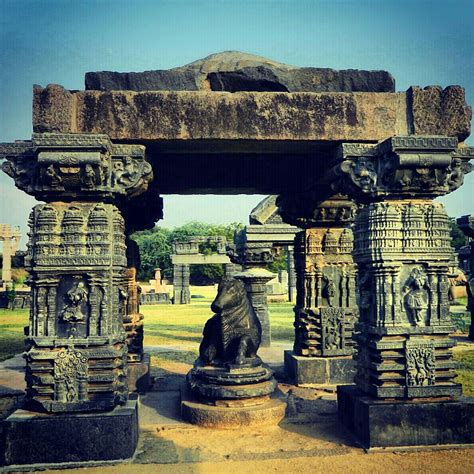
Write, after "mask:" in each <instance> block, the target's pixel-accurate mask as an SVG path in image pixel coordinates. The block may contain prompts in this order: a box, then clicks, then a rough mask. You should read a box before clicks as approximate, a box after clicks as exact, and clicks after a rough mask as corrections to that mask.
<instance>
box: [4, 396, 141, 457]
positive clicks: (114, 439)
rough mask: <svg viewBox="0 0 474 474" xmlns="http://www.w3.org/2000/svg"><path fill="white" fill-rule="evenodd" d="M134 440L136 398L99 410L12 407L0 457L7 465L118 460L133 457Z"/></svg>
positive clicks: (136, 419) (136, 417)
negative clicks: (38, 410) (52, 411)
mask: <svg viewBox="0 0 474 474" xmlns="http://www.w3.org/2000/svg"><path fill="white" fill-rule="evenodd" d="M137 441H138V410H137V401H136V400H129V401H128V402H127V403H126V404H125V405H123V406H117V407H116V408H114V409H113V410H112V411H109V412H100V413H73V414H60V415H59V414H54V415H52V414H46V413H36V412H31V411H26V410H16V411H15V412H14V413H13V414H11V415H10V416H9V417H8V418H7V419H6V420H5V421H4V422H3V430H2V438H1V445H0V452H1V453H2V458H0V459H1V461H2V464H3V465H8V466H13V465H29V464H54V463H86V462H90V461H110V460H120V459H127V458H131V457H132V456H133V454H134V452H135V448H136V446H137Z"/></svg>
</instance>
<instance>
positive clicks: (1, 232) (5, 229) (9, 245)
mask: <svg viewBox="0 0 474 474" xmlns="http://www.w3.org/2000/svg"><path fill="white" fill-rule="evenodd" d="M20 239H21V233H20V229H19V228H18V227H17V228H15V229H12V228H11V226H10V225H9V224H0V242H2V247H3V249H2V258H3V264H2V278H1V283H2V285H1V288H0V289H2V290H6V289H7V288H9V287H11V284H12V256H13V255H14V254H15V252H16V251H17V249H18V245H19V244H20Z"/></svg>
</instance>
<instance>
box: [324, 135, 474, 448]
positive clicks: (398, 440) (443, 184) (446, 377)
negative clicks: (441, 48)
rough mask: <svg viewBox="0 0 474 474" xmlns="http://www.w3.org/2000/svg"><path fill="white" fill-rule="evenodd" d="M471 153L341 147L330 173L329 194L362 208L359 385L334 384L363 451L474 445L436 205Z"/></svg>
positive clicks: (458, 180)
mask: <svg viewBox="0 0 474 474" xmlns="http://www.w3.org/2000/svg"><path fill="white" fill-rule="evenodd" d="M473 152H474V150H473V149H469V148H466V147H463V148H457V139H456V138H450V137H438V136H437V137H418V136H407V137H393V138H390V139H388V140H385V141H384V142H381V143H379V144H377V145H366V144H344V145H342V146H341V147H340V149H339V150H338V153H337V155H336V156H335V157H334V161H333V168H332V169H331V170H330V171H329V172H328V173H327V175H326V178H327V179H328V181H329V182H330V184H331V186H332V187H333V189H334V188H336V189H343V190H344V191H345V192H346V193H347V194H348V195H349V196H351V197H353V198H354V199H356V200H357V201H358V202H360V203H363V204H365V206H364V207H362V208H360V209H359V210H358V212H357V216H356V222H355V227H354V252H353V256H354V261H355V262H356V264H357V267H358V291H359V299H358V304H359V310H360V319H359V323H358V324H357V325H356V342H357V375H356V377H355V382H356V386H346V387H339V388H338V410H339V417H340V419H341V420H342V421H343V423H345V424H346V426H347V427H349V428H350V429H351V430H353V431H355V434H356V436H357V437H358V438H359V439H360V440H361V441H362V442H363V444H365V445H366V446H367V447H372V446H393V445H394V444H396V445H398V446H404V445H419V444H441V443H445V442H449V443H459V442H466V441H465V440H466V439H471V440H472V438H469V436H468V438H466V437H465V436H464V433H468V432H470V423H471V420H472V416H474V413H473V411H474V410H473V408H474V406H473V404H472V403H469V402H463V401H462V400H456V398H457V397H458V396H459V395H460V394H461V385H460V384H459V383H457V382H456V380H455V377H456V372H455V370H454V369H455V363H454V361H453V355H452V347H453V346H454V345H455V342H454V341H453V340H452V339H451V338H450V336H449V334H450V333H451V332H452V331H453V325H452V322H451V318H450V315H449V301H448V267H449V264H450V262H451V260H452V252H453V251H452V248H451V245H450V242H451V239H450V227H449V218H448V216H447V214H446V212H445V210H444V208H443V206H442V204H440V203H438V202H433V200H432V199H433V198H434V197H436V196H441V195H444V194H447V193H449V192H451V191H454V190H455V189H457V188H458V187H459V186H460V185H461V184H462V182H463V176H464V173H465V172H468V171H469V170H470V165H469V163H468V161H469V158H470V157H471V156H473V155H474V153H473ZM394 399H397V402H396V403H394V402H393V400H394ZM412 399H417V403H416V404H413V403H412ZM446 400H451V401H450V402H449V401H448V402H446ZM437 401H438V402H437ZM388 413H391V415H388V416H389V418H390V420H389V418H387V414H388ZM433 419H436V420H444V421H443V423H442V424H433V423H432V420H433ZM394 426H398V427H400V428H399V429H395V431H394V428H393V427H394ZM367 433H370V437H369V436H368V435H367ZM446 433H449V436H446ZM462 440H464V441H462ZM420 441H421V442H420ZM468 442H472V441H468Z"/></svg>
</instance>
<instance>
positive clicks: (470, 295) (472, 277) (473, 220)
mask: <svg viewBox="0 0 474 474" xmlns="http://www.w3.org/2000/svg"><path fill="white" fill-rule="evenodd" d="M457 222H458V225H459V227H460V228H461V230H462V231H463V232H464V234H466V236H467V237H468V238H469V247H470V251H471V252H470V255H469V275H468V276H467V277H468V281H467V285H466V290H467V309H468V310H469V311H470V312H471V324H470V326H469V339H470V340H471V341H474V215H473V214H471V215H470V216H462V217H460V218H459V219H457Z"/></svg>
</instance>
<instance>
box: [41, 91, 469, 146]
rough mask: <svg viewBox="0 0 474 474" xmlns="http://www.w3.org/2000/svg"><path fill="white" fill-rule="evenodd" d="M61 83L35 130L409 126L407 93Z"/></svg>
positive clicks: (331, 130) (257, 133)
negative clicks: (109, 87) (81, 87)
mask: <svg viewBox="0 0 474 474" xmlns="http://www.w3.org/2000/svg"><path fill="white" fill-rule="evenodd" d="M58 87H59V86H48V88H46V89H39V88H36V89H35V91H34V93H35V95H38V96H41V97H43V100H42V102H41V107H37V108H35V109H34V110H33V126H34V130H37V129H38V130H40V131H46V130H47V129H48V123H49V124H50V128H51V130H54V131H57V130H61V131H65V132H66V131H68V132H72V133H79V132H80V131H82V132H86V133H107V134H108V135H109V136H110V137H111V138H112V139H134V140H173V139H181V140H197V139H222V140H223V139H228V140H236V139H253V140H344V139H345V140H349V139H351V140H352V139H354V140H357V139H359V140H374V141H377V140H380V139H383V138H386V137H389V136H391V135H395V134H406V133H407V120H406V96H405V94H404V93H378V94H375V93H318V94H316V93H306V92H296V93H265V92H263V93H262V92H261V93H258V92H241V93H235V94H228V93H224V92H222V93H217V92H215V93H211V92H169V91H166V92H160V91H156V92H133V91H110V92H99V91H77V92H70V91H64V94H63V95H62V96H61V101H60V102H56V101H55V97H56V96H57V94H58ZM50 89H51V93H52V96H51V97H50V95H49V91H50ZM66 100H67V102H68V107H66V108H65V105H64V101H66ZM57 107H58V108H59V109H60V110H56V109H57ZM64 110H70V115H69V119H68V120H66V119H65V117H64ZM59 111H61V114H59ZM58 117H59V118H58ZM48 121H49V122H48ZM463 133H464V130H463Z"/></svg>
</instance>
